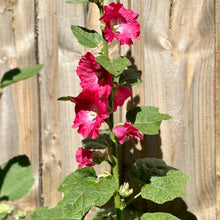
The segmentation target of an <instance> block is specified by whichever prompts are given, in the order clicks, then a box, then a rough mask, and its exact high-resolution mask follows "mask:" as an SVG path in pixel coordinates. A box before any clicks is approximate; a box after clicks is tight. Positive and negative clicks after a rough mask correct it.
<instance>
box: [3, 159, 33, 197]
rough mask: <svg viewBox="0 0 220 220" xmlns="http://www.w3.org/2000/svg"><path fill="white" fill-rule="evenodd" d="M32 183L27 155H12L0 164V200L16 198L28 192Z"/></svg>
mask: <svg viewBox="0 0 220 220" xmlns="http://www.w3.org/2000/svg"><path fill="white" fill-rule="evenodd" d="M33 184H34V177H33V175H32V171H31V166H30V161H29V159H28V157H27V156H25V155H20V156H17V157H14V158H12V159H11V160H9V161H8V162H6V163H4V164H2V165H1V166H0V200H7V201H14V200H18V199H20V198H22V197H23V196H25V195H26V194H27V193H28V192H29V190H30V189H31V187H32V185H33Z"/></svg>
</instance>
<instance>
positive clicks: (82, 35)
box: [71, 25, 103, 48]
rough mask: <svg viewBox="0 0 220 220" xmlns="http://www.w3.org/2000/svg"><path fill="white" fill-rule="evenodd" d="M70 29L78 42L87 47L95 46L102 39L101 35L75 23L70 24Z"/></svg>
mask: <svg viewBox="0 0 220 220" xmlns="http://www.w3.org/2000/svg"><path fill="white" fill-rule="evenodd" d="M71 30H72V32H73V34H74V36H75V37H76V39H77V40H78V42H79V43H80V44H81V45H83V46H85V47H89V48H95V47H97V46H98V44H99V43H100V42H101V41H102V40H103V38H102V36H101V35H100V34H99V33H98V32H96V31H94V30H89V29H86V28H84V27H80V26H77V25H71Z"/></svg>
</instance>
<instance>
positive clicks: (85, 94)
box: [71, 88, 109, 139]
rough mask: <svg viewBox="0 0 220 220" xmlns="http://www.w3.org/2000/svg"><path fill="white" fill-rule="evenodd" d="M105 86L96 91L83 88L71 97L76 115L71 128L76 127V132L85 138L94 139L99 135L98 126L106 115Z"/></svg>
mask: <svg viewBox="0 0 220 220" xmlns="http://www.w3.org/2000/svg"><path fill="white" fill-rule="evenodd" d="M105 93H106V90H105V88H102V89H101V88H100V89H99V90H98V91H93V90H83V91H82V92H81V93H80V94H79V95H78V96H77V97H75V98H72V100H71V101H72V102H74V103H75V104H76V106H75V112H76V117H75V120H74V123H73V126H72V128H77V127H79V129H78V133H79V134H82V136H83V137H84V138H86V137H87V136H88V135H89V134H90V137H91V138H93V139H95V138H97V137H98V136H99V128H100V127H101V124H102V123H103V122H104V121H103V120H104V119H106V118H107V117H108V115H109V114H108V111H107V108H108V99H107V98H106V96H105Z"/></svg>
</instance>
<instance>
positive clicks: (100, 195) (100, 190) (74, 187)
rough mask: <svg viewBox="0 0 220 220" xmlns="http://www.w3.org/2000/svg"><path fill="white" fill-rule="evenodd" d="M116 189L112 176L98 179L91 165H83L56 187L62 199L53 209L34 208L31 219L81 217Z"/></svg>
mask: <svg viewBox="0 0 220 220" xmlns="http://www.w3.org/2000/svg"><path fill="white" fill-rule="evenodd" d="M116 189H117V183H116V180H115V178H114V177H113V176H107V177H105V178H102V179H101V180H98V179H97V177H96V173H95V170H94V168H93V167H84V168H81V169H78V170H76V171H75V172H73V173H71V174H70V175H69V176H68V177H66V179H65V180H64V181H63V183H62V184H61V185H60V187H59V188H58V191H60V192H63V193H64V198H63V200H62V201H61V202H60V203H59V204H58V206H57V207H55V208H53V209H48V208H47V207H43V208H39V209H36V210H35V211H34V212H33V213H32V214H31V220H38V219H41V220H58V219H60V220H66V219H71V220H73V219H81V218H83V216H84V215H85V214H86V213H87V212H88V211H89V209H90V208H91V207H92V206H93V205H96V206H102V205H104V204H105V203H106V202H107V201H108V200H109V199H110V198H111V197H112V196H113V194H114V192H115V191H116Z"/></svg>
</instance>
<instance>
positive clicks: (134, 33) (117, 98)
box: [30, 0, 189, 220]
mask: <svg viewBox="0 0 220 220" xmlns="http://www.w3.org/2000/svg"><path fill="white" fill-rule="evenodd" d="M85 2H91V3H94V4H96V5H97V7H98V8H99V11H100V19H99V20H100V21H101V27H100V28H101V30H102V35H100V34H99V33H97V32H96V31H94V30H88V29H86V28H84V27H80V26H76V25H72V26H71V30H72V32H73V34H74V36H75V37H76V38H77V40H78V42H79V43H80V44H82V45H83V46H85V47H88V48H97V47H98V46H99V47H100V45H102V50H101V52H100V54H99V55H98V56H97V57H95V56H94V55H93V54H92V53H90V52H87V53H86V54H84V55H82V57H81V59H80V60H79V64H78V67H77V70H76V74H77V75H78V76H79V79H80V86H81V87H82V91H81V93H80V94H78V95H77V96H75V97H72V96H67V97H60V98H59V99H58V100H68V101H71V102H72V103H73V105H74V106H75V119H74V121H73V125H72V127H73V128H74V129H75V128H76V129H78V133H79V134H80V135H82V137H83V138H84V139H83V140H82V146H81V147H80V148H78V150H77V152H76V161H77V162H78V163H79V165H78V169H77V170H76V171H74V172H73V173H71V174H70V175H69V176H67V177H66V179H65V180H64V181H63V183H62V184H61V185H60V186H59V188H58V191H60V192H62V193H63V194H64V196H63V199H62V200H61V201H60V202H59V203H58V204H57V206H56V207H55V208H51V209H49V208H48V207H40V208H37V209H36V210H35V211H34V212H33V213H32V214H31V217H30V219H31V220H39V219H40V220H51V219H54V220H55V219H56V220H61V219H62V220H67V219H68V220H77V219H79V220H80V219H84V217H85V216H86V214H87V213H88V211H89V210H90V209H91V207H92V206H97V207H99V209H98V211H96V213H95V214H94V216H93V218H92V219H93V220H98V219H117V220H121V219H126V220H127V219H141V220H145V219H158V220H159V219H167V220H175V219H178V218H177V217H175V216H173V215H171V214H168V213H161V212H158V213H144V212H142V211H140V210H134V209H132V208H131V204H132V202H134V201H135V200H136V199H137V198H138V197H141V198H142V199H147V200H151V201H153V202H155V203H158V204H163V203H165V202H167V201H171V200H173V199H174V198H177V197H181V196H184V195H185V194H184V192H183V187H184V186H185V184H186V183H187V181H188V180H189V178H188V177H187V176H186V175H185V174H184V173H182V172H181V171H179V170H177V169H175V168H173V167H170V166H167V165H166V163H165V162H164V161H162V160H160V159H157V158H144V159H137V160H136V162H135V163H134V164H133V166H132V167H131V169H130V171H129V175H130V177H131V178H134V180H136V181H137V183H139V184H142V185H141V186H142V187H141V190H140V192H139V193H137V194H135V195H134V193H133V191H135V190H133V189H132V188H130V186H129V183H127V182H126V183H122V184H121V183H120V181H119V159H118V151H119V148H122V147H123V146H122V145H123V143H124V142H127V144H131V145H134V146H135V141H134V139H133V137H136V138H138V139H140V140H142V139H143V135H144V134H147V135H154V134H158V131H159V128H160V124H161V122H162V120H167V119H169V118H170V116H169V115H167V114H161V113H159V110H158V108H156V107H153V106H139V107H135V108H133V109H131V110H129V111H128V112H127V114H126V122H125V123H120V124H116V125H115V124H114V114H115V112H116V111H117V109H118V108H119V107H120V106H123V104H124V102H125V100H127V99H128V98H129V97H130V96H131V90H130V88H131V87H132V86H135V85H138V84H140V83H141V71H139V70H136V69H131V68H129V67H130V66H131V62H130V61H129V59H128V58H126V57H122V56H120V57H117V58H115V59H114V60H113V61H111V60H110V58H109V54H108V45H109V44H110V43H111V42H112V41H113V39H117V40H118V41H119V42H120V45H125V44H126V45H131V44H133V40H138V39H140V37H139V36H140V24H139V22H138V21H137V18H138V16H139V15H138V13H135V12H133V11H132V10H130V9H126V8H124V6H123V5H122V4H121V3H119V2H118V3H114V2H113V3H111V4H109V5H105V6H104V1H103V0H75V1H68V2H67V3H70V4H76V3H85ZM101 42H102V44H100V43H101ZM104 123H105V124H107V127H108V129H105V130H103V129H101V126H102V124H104ZM103 161H107V162H108V163H109V164H110V166H111V170H112V173H108V172H104V174H103V175H101V176H99V177H97V175H96V172H95V170H94V168H93V166H95V165H96V164H101V163H102V162H103ZM112 197H113V198H114V207H109V208H101V207H102V206H103V205H105V204H106V203H107V202H108V201H109V200H110V199H111V198H112Z"/></svg>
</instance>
